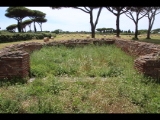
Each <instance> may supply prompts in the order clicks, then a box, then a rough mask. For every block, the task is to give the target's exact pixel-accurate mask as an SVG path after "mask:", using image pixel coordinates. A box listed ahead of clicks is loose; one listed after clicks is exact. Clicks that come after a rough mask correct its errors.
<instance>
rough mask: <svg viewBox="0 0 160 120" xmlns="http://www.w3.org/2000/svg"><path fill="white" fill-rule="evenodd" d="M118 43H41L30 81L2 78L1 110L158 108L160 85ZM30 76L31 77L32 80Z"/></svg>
mask: <svg viewBox="0 0 160 120" xmlns="http://www.w3.org/2000/svg"><path fill="white" fill-rule="evenodd" d="M133 60H134V58H132V57H130V56H128V55H127V54H125V53H124V52H123V51H121V50H120V49H119V48H117V47H115V46H114V45H102V46H94V45H89V46H85V47H76V48H66V47H64V46H60V47H43V48H42V49H41V50H39V51H35V52H33V53H32V54H31V56H30V64H31V77H32V79H30V80H28V81H27V82H26V83H20V82H18V83H15V84H13V83H11V82H1V84H0V85H1V87H0V101H1V102H0V112H1V113H160V107H159V106H160V102H159V101H160V97H159V96H160V86H159V84H157V83H154V81H153V80H152V79H151V78H146V77H144V76H143V75H141V74H139V73H137V71H136V70H135V69H134V68H133ZM31 80H32V81H31Z"/></svg>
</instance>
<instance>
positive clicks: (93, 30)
mask: <svg viewBox="0 0 160 120" xmlns="http://www.w3.org/2000/svg"><path fill="white" fill-rule="evenodd" d="M89 14H90V24H91V32H92V38H95V27H94V24H93V14H92V10H91V11H90V13H89Z"/></svg>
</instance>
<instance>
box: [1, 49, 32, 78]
mask: <svg viewBox="0 0 160 120" xmlns="http://www.w3.org/2000/svg"><path fill="white" fill-rule="evenodd" d="M28 75H29V54H28V53H27V52H25V51H14V52H7V53H5V54H1V55H0V79H4V78H8V79H10V78H13V77H20V78H25V77H27V76H28Z"/></svg>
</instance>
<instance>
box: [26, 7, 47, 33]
mask: <svg viewBox="0 0 160 120" xmlns="http://www.w3.org/2000/svg"><path fill="white" fill-rule="evenodd" d="M45 16H46V14H45V13H43V12H41V11H39V10H30V11H29V15H28V17H29V18H30V19H31V20H32V21H33V23H34V31H35V32H37V29H36V25H35V22H36V20H37V19H39V18H45Z"/></svg>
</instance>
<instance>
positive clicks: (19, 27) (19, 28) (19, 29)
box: [18, 20, 21, 32]
mask: <svg viewBox="0 0 160 120" xmlns="http://www.w3.org/2000/svg"><path fill="white" fill-rule="evenodd" d="M18 32H21V26H20V22H19V20H18Z"/></svg>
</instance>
